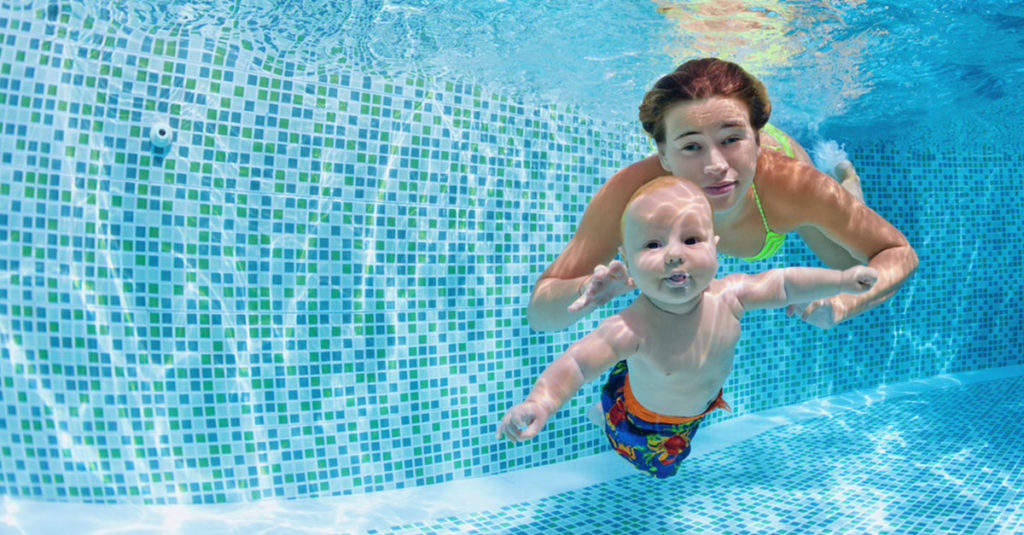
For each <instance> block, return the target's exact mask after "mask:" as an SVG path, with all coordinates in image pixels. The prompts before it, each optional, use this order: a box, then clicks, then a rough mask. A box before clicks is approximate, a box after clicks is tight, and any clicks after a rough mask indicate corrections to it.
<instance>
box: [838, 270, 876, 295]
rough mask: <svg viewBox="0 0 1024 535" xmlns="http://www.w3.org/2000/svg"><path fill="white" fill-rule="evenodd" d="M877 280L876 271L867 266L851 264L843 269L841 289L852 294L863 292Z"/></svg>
mask: <svg viewBox="0 0 1024 535" xmlns="http://www.w3.org/2000/svg"><path fill="white" fill-rule="evenodd" d="M876 282H878V272H877V271H875V268H871V267H868V266H853V267H852V268H850V269H847V270H844V271H843V279H842V287H843V291H844V292H847V293H852V294H860V293H864V292H866V291H868V290H870V289H871V287H872V286H874V285H875V283H876Z"/></svg>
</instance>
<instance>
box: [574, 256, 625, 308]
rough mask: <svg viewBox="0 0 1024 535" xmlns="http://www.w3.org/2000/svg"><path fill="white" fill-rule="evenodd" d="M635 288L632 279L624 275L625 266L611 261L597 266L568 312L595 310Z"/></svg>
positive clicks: (581, 287)
mask: <svg viewBox="0 0 1024 535" xmlns="http://www.w3.org/2000/svg"><path fill="white" fill-rule="evenodd" d="M633 288H635V286H634V285H633V279H632V278H630V277H629V275H628V274H627V273H626V265H625V264H623V263H622V262H620V261H618V260H612V261H611V263H609V264H608V265H607V266H604V265H601V264H598V266H597V267H595V268H594V273H593V274H591V275H590V276H588V277H587V279H586V280H585V281H583V284H582V285H581V286H580V291H579V294H580V296H579V298H578V299H576V300H575V301H573V302H572V304H570V305H569V307H568V310H569V312H577V311H579V310H582V309H584V308H587V307H589V308H590V309H594V308H597V307H599V306H601V305H603V304H605V303H607V302H608V301H611V300H612V299H613V298H615V297H617V296H619V295H622V294H624V293H626V292H628V291H630V290H632V289H633Z"/></svg>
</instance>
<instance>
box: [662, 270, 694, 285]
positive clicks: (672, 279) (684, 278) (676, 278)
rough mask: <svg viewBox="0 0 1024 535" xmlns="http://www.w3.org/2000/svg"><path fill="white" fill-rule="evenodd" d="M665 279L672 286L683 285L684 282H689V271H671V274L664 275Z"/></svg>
mask: <svg viewBox="0 0 1024 535" xmlns="http://www.w3.org/2000/svg"><path fill="white" fill-rule="evenodd" d="M665 281H666V282H668V283H669V284H670V285H672V286H683V285H685V284H686V283H688V282H690V274H689V273H682V272H680V273H673V274H671V275H669V276H668V277H666V278H665Z"/></svg>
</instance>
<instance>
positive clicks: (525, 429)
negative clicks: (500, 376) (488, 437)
mask: <svg viewBox="0 0 1024 535" xmlns="http://www.w3.org/2000/svg"><path fill="white" fill-rule="evenodd" d="M548 416H549V415H548V412H547V411H546V410H544V408H543V407H541V406H540V405H539V404H537V403H533V402H530V401H524V402H523V403H520V404H518V405H515V406H513V407H512V408H511V409H509V410H508V412H506V413H505V416H504V417H502V419H501V423H500V424H498V432H497V433H495V435H494V438H501V436H502V435H505V438H507V439H509V440H511V441H512V442H513V443H515V442H519V441H520V440H527V439H530V438H533V437H534V436H536V435H537V433H539V432H540V430H541V428H543V427H544V424H545V423H547V421H548Z"/></svg>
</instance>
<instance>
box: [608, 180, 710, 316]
mask: <svg viewBox="0 0 1024 535" xmlns="http://www.w3.org/2000/svg"><path fill="white" fill-rule="evenodd" d="M620 228H621V232H622V246H621V247H620V248H619V254H620V255H621V256H622V261H623V263H625V264H626V268H627V270H628V271H629V275H630V276H631V277H632V278H633V282H634V283H635V284H636V287H637V288H638V289H639V290H640V291H641V292H643V293H644V294H645V295H647V297H648V298H649V299H650V300H651V302H653V303H654V304H655V305H657V306H659V307H661V308H666V309H669V308H673V307H675V306H676V305H684V304H686V303H689V302H690V301H691V300H692V299H694V298H696V297H698V296H699V295H700V294H701V293H702V292H703V291H704V289H705V288H707V287H708V285H709V284H711V281H712V280H714V278H715V273H716V272H717V271H718V256H717V250H716V248H715V246H716V244H717V243H718V236H715V234H714V226H713V216H712V212H711V205H710V204H709V203H708V200H707V198H706V197H705V196H704V193H703V192H702V191H701V190H700V188H699V187H698V186H697V185H696V184H694V183H693V182H690V181H689V180H685V179H682V178H679V177H674V176H663V177H661V178H657V179H655V180H652V181H651V182H648V183H647V184H644V185H643V186H642V187H641V188H640V189H638V190H637V191H636V193H634V194H633V197H631V198H630V200H629V202H628V203H627V204H626V209H625V210H624V211H623V213H622V221H621V227H620ZM662 305H665V306H662Z"/></svg>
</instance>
